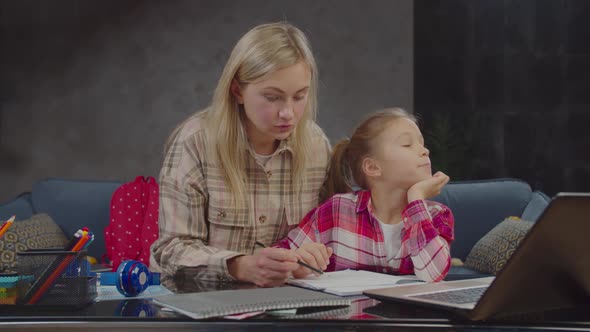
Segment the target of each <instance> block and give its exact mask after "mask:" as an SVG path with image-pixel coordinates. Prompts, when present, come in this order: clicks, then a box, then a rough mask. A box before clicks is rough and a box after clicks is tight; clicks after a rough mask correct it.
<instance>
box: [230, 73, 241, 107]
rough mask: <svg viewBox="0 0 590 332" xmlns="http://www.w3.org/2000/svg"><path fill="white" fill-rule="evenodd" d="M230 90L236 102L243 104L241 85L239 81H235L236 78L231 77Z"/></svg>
mask: <svg viewBox="0 0 590 332" xmlns="http://www.w3.org/2000/svg"><path fill="white" fill-rule="evenodd" d="M230 91H231V94H232V95H233V96H234V98H236V101H237V102H238V104H244V97H243V96H242V87H241V86H240V83H238V81H236V79H233V80H232V81H231V86H230Z"/></svg>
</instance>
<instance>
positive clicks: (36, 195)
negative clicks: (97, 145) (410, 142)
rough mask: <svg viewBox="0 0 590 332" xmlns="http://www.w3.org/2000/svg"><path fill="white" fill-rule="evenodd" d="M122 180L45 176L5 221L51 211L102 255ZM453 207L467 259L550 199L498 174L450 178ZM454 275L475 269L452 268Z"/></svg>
mask: <svg viewBox="0 0 590 332" xmlns="http://www.w3.org/2000/svg"><path fill="white" fill-rule="evenodd" d="M120 185H121V182H109V181H77V180H66V179H46V180H42V181H39V182H37V183H35V184H34V185H33V187H32V190H31V192H27V193H23V194H21V195H20V196H18V197H17V198H15V199H14V200H12V201H10V202H7V203H4V204H0V220H5V219H7V218H8V217H10V216H11V215H12V214H16V215H17V220H22V219H27V218H29V217H30V216H31V215H33V214H36V213H47V214H49V215H50V216H51V217H52V218H53V220H54V221H55V222H56V223H57V224H58V225H59V226H60V227H61V228H62V229H63V231H64V232H65V234H66V235H67V236H71V235H72V234H74V232H75V231H76V230H77V229H79V228H81V227H83V226H87V227H89V228H90V229H92V230H94V231H95V233H96V239H95V242H94V243H93V244H92V245H91V246H90V247H89V255H91V256H94V257H97V258H100V257H101V256H102V254H104V252H105V245H104V237H103V230H104V227H105V226H106V225H107V224H108V222H109V205H110V199H111V196H112V194H113V192H114V191H115V190H116V189H117V187H118V186H120ZM434 200H436V201H439V202H441V203H443V204H445V205H447V206H449V207H450V208H451V210H452V211H453V214H454V215H455V238H456V239H455V242H454V243H453V245H452V248H451V251H452V255H453V257H456V258H460V259H462V260H465V258H466V257H467V255H468V254H469V252H470V250H471V248H472V247H473V245H474V244H475V243H476V242H477V241H478V240H479V239H480V238H481V237H482V236H484V235H485V234H486V233H487V232H488V231H490V230H491V229H492V228H493V227H494V226H495V225H497V224H498V223H499V222H501V221H502V220H504V218H506V217H508V216H519V217H521V218H522V219H526V220H533V221H534V220H536V219H537V217H538V216H539V215H540V214H541V213H542V212H543V210H544V208H545V207H546V206H547V204H548V203H549V198H548V197H547V196H546V195H545V194H543V193H542V192H538V191H535V192H533V191H532V190H531V187H530V186H529V185H528V184H527V183H526V182H523V181H520V180H516V179H493V180H483V181H459V182H451V183H450V184H448V185H447V186H445V188H444V190H443V192H442V193H441V195H439V196H437V197H435V198H434ZM449 274H450V275H451V277H452V276H453V275H464V274H476V273H475V272H474V271H471V270H469V269H467V268H463V267H453V268H452V269H451V272H450V273H449Z"/></svg>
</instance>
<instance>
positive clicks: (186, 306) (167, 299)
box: [153, 286, 351, 319]
mask: <svg viewBox="0 0 590 332" xmlns="http://www.w3.org/2000/svg"><path fill="white" fill-rule="evenodd" d="M153 302H154V303H155V304H158V305H161V306H164V307H167V308H170V309H172V310H174V311H177V312H179V313H182V314H185V315H187V316H189V317H191V318H194V319H203V318H210V317H221V316H227V315H233V314H237V313H245V312H254V311H264V310H276V309H290V308H306V307H324V306H330V307H335V306H349V305H350V303H351V301H350V300H349V299H346V298H342V297H338V296H334V295H330V294H324V293H321V292H314V291H311V290H307V289H302V288H298V287H290V286H285V287H275V288H255V289H238V290H223V291H213V292H202V293H185V294H172V295H164V296H158V297H156V298H154V300H153Z"/></svg>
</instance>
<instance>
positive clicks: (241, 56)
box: [206, 22, 318, 206]
mask: <svg viewBox="0 0 590 332" xmlns="http://www.w3.org/2000/svg"><path fill="white" fill-rule="evenodd" d="M299 62H303V63H305V64H306V65H307V66H308V67H309V69H310V71H311V82H310V86H309V90H308V97H307V104H306V106H305V110H304V112H303V115H302V117H301V119H300V121H299V123H298V124H297V127H296V128H295V129H294V131H293V133H292V135H291V137H290V142H291V145H290V147H291V149H292V150H293V159H292V164H291V168H292V183H293V189H294V191H295V195H297V196H298V195H300V194H301V190H302V188H303V184H304V176H303V174H304V170H305V164H306V161H307V160H308V158H310V155H309V154H310V152H309V149H310V146H311V138H312V130H313V129H312V128H313V121H315V118H316V109H317V86H318V70H317V65H316V62H315V59H314V57H313V54H312V51H311V46H310V43H309V41H308V39H307V37H306V36H305V34H304V33H303V32H302V31H301V30H299V29H298V28H296V27H294V26H293V25H291V24H289V23H286V22H277V23H269V24H262V25H259V26H256V27H254V28H253V29H251V30H250V31H248V32H247V33H246V34H245V35H244V36H242V38H240V40H239V41H238V42H237V44H236V46H235V47H234V49H233V50H232V52H231V54H230V56H229V59H228V61H227V63H226V64H225V67H224V68H223V72H222V74H221V77H220V78H219V82H218V83H217V87H216V89H215V92H214V95H213V100H212V102H211V105H210V106H209V107H208V108H207V109H206V114H207V115H206V121H207V130H209V132H208V135H207V137H208V139H209V142H208V146H210V147H215V148H214V149H208V157H209V158H215V159H216V160H217V162H218V163H219V166H220V169H221V170H222V172H223V175H224V179H225V182H226V185H227V186H228V187H229V189H230V190H231V193H232V196H233V197H232V200H233V203H235V204H237V205H240V206H244V204H245V203H246V202H247V187H246V174H245V169H246V159H245V155H244V152H245V151H246V149H247V148H248V138H247V135H246V131H245V129H244V126H243V125H242V124H243V121H244V120H245V119H244V117H245V114H244V112H243V111H240V108H239V107H238V103H237V101H236V99H235V97H234V95H233V94H232V93H231V84H232V81H233V80H234V79H235V80H236V81H237V83H238V84H239V85H240V86H242V87H244V86H246V85H247V84H249V83H252V82H254V81H256V80H258V79H260V78H261V77H263V76H264V75H267V74H269V73H272V72H274V71H277V70H279V69H282V68H285V67H288V66H292V65H294V64H297V63H299Z"/></svg>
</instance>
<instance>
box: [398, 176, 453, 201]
mask: <svg viewBox="0 0 590 332" xmlns="http://www.w3.org/2000/svg"><path fill="white" fill-rule="evenodd" d="M448 182H449V177H448V176H447V175H446V174H445V173H443V172H436V173H435V174H434V175H433V176H432V177H430V178H428V179H426V180H422V181H420V182H418V183H416V184H414V185H413V186H412V187H411V188H410V189H409V190H408V203H411V202H413V201H415V200H418V199H427V198H430V197H434V196H436V195H438V194H440V191H441V190H442V188H443V187H444V186H445V184H447V183H448Z"/></svg>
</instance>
